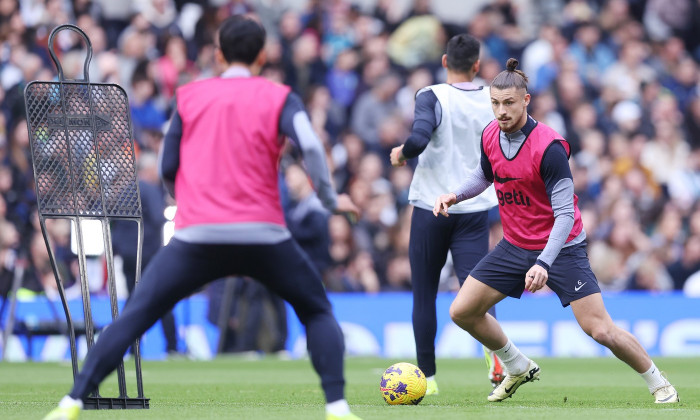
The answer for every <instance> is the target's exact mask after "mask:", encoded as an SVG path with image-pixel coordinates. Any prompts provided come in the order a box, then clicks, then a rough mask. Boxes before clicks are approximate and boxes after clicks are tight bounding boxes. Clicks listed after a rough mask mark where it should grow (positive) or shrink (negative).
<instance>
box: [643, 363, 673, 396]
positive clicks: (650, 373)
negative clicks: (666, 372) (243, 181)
mask: <svg viewBox="0 0 700 420" xmlns="http://www.w3.org/2000/svg"><path fill="white" fill-rule="evenodd" d="M639 375H640V376H641V377H642V379H644V380H645V381H646V382H647V386H648V387H649V392H653V391H655V390H657V389H658V388H661V387H662V386H664V385H668V381H667V380H666V378H664V377H663V376H661V371H660V370H659V368H657V367H656V365H655V364H654V362H653V361H652V362H651V367H650V368H649V370H647V371H646V372H644V373H640V374H639Z"/></svg>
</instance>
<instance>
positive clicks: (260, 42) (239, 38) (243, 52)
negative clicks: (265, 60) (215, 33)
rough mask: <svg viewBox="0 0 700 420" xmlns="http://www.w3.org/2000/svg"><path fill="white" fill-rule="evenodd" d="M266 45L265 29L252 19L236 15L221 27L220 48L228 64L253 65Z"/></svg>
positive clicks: (225, 21)
mask: <svg viewBox="0 0 700 420" xmlns="http://www.w3.org/2000/svg"><path fill="white" fill-rule="evenodd" d="M264 45H265V29H264V28H263V27H262V25H260V24H259V23H258V22H256V21H254V20H253V19H251V18H248V17H245V16H242V15H234V16H231V17H229V18H227V19H226V20H224V22H223V23H222V24H221V27H219V48H220V49H221V52H222V53H223V55H224V59H226V62H228V63H234V62H238V63H245V64H253V62H254V61H255V59H256V58H257V57H258V54H260V51H261V50H262V49H263V46H264Z"/></svg>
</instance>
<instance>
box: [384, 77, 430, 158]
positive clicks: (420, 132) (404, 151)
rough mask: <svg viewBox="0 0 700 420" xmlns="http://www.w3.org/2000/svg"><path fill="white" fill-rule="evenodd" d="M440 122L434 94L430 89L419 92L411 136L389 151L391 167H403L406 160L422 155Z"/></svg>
mask: <svg viewBox="0 0 700 420" xmlns="http://www.w3.org/2000/svg"><path fill="white" fill-rule="evenodd" d="M441 120H442V107H441V106H440V102H439V101H438V98H437V96H435V93H434V92H433V91H432V90H430V89H422V90H419V91H418V93H417V94H416V106H415V111H414V117H413V127H412V128H411V135H410V136H409V137H408V139H407V140H406V143H404V144H403V145H401V146H396V147H394V148H393V149H392V150H391V155H390V159H391V164H392V165H393V166H404V165H405V164H406V160H408V159H412V158H414V157H417V156H418V155H420V154H421V153H423V150H425V148H426V147H428V143H430V138H431V137H432V135H433V132H434V131H435V129H436V128H437V127H438V126H439V125H440V121H441Z"/></svg>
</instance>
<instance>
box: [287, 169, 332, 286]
mask: <svg viewBox="0 0 700 420" xmlns="http://www.w3.org/2000/svg"><path fill="white" fill-rule="evenodd" d="M285 179H286V182H287V187H288V189H289V198H290V203H289V205H288V207H287V209H286V210H285V219H286V220H287V227H288V228H289V231H290V232H291V233H292V237H293V238H294V239H295V240H296V241H297V243H298V244H299V246H300V247H301V248H302V249H303V250H304V251H305V252H306V254H307V255H308V256H309V258H310V260H311V262H312V264H313V265H314V266H315V267H316V270H317V271H318V272H319V274H320V275H321V277H322V278H325V272H326V270H327V269H328V268H329V267H330V265H331V258H330V255H329V254H328V249H329V246H330V239H329V234H328V218H329V216H330V214H329V213H328V211H326V209H325V208H324V207H323V205H322V204H321V201H320V200H319V199H318V196H317V195H316V192H315V191H314V189H313V186H312V185H311V183H310V182H309V178H308V176H307V175H306V172H304V170H303V169H302V168H301V167H300V166H299V165H297V164H291V165H289V166H288V167H287V169H286V170H285Z"/></svg>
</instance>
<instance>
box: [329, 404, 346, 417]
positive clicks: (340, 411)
mask: <svg viewBox="0 0 700 420" xmlns="http://www.w3.org/2000/svg"><path fill="white" fill-rule="evenodd" d="M326 413H328V414H333V415H334V416H345V415H347V414H350V406H349V405H348V402H347V401H345V400H338V401H333V402H332V403H327V404H326Z"/></svg>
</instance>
